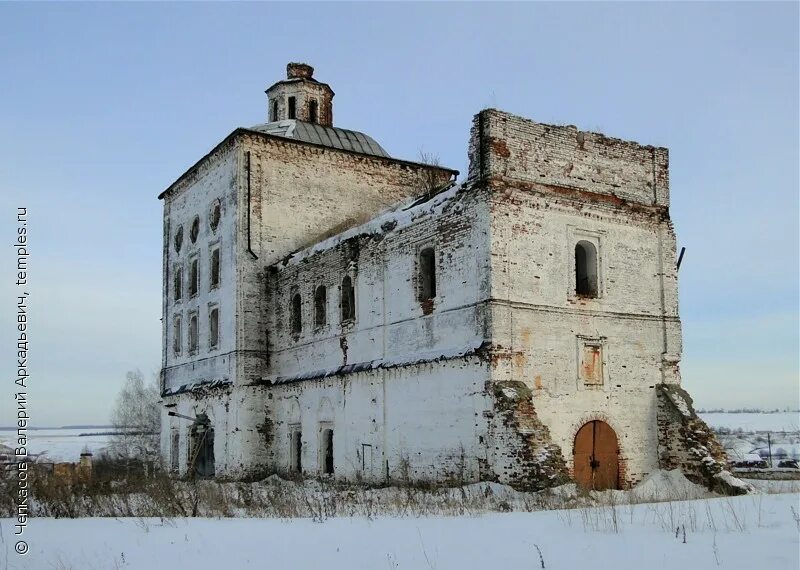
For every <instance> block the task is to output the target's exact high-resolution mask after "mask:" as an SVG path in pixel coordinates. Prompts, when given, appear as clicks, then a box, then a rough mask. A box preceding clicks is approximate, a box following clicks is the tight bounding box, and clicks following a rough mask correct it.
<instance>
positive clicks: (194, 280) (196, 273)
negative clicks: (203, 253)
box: [189, 259, 200, 297]
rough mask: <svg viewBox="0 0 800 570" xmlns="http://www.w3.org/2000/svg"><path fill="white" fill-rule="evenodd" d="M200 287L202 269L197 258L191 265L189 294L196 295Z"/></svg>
mask: <svg viewBox="0 0 800 570" xmlns="http://www.w3.org/2000/svg"><path fill="white" fill-rule="evenodd" d="M199 289H200V269H199V264H198V261H197V260H196V259H193V260H192V264H191V265H190V266H189V296H191V297H194V296H195V295H197V291H198V290H199Z"/></svg>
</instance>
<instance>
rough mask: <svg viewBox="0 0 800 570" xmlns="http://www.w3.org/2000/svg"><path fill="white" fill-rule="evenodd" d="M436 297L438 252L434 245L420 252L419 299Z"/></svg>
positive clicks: (424, 299) (426, 299)
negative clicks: (435, 250)
mask: <svg viewBox="0 0 800 570" xmlns="http://www.w3.org/2000/svg"><path fill="white" fill-rule="evenodd" d="M434 297H436V253H435V252H434V249H433V248H432V247H426V248H425V249H423V250H422V251H420V252H419V300H420V301H428V300H430V299H433V298H434Z"/></svg>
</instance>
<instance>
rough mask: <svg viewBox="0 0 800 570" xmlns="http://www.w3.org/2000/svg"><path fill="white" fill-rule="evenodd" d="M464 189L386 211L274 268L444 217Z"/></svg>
mask: <svg viewBox="0 0 800 570" xmlns="http://www.w3.org/2000/svg"><path fill="white" fill-rule="evenodd" d="M463 189H464V186H463V185H462V184H456V183H454V182H453V183H451V184H450V186H448V187H446V189H445V190H443V191H441V192H439V193H438V194H436V195H435V196H433V197H431V198H427V197H415V198H413V199H410V200H406V201H405V202H401V203H400V204H398V205H396V206H394V207H392V208H390V209H388V210H385V211H384V212H383V213H381V214H378V215H377V216H376V217H375V218H372V219H371V220H370V221H368V222H366V223H364V224H361V225H360V226H356V227H354V228H350V229H349V230H345V231H344V232H342V233H340V234H336V235H335V236H331V237H329V238H327V239H324V240H322V241H320V242H318V243H316V244H314V245H312V246H309V247H306V248H304V249H301V250H299V251H296V252H294V253H290V254H289V255H288V256H286V258H284V259H283V260H282V261H279V262H277V263H276V264H275V265H274V267H277V268H278V269H281V268H283V267H286V266H287V265H294V264H297V263H299V262H301V261H303V260H304V259H307V258H309V257H311V256H313V255H316V254H317V253H321V252H323V251H326V250H328V249H331V248H334V247H336V246H337V245H339V244H340V243H342V242H345V241H347V240H349V239H351V238H354V237H357V236H364V235H382V234H385V233H388V232H391V231H394V230H399V229H402V228H405V227H408V226H410V225H411V224H413V223H414V222H415V221H416V220H418V219H419V218H423V217H425V216H429V215H436V214H441V213H442V212H443V211H444V209H445V208H446V207H447V205H448V204H450V203H451V202H452V201H453V200H454V198H455V197H456V195H457V194H458V193H459V192H460V191H461V190H463Z"/></svg>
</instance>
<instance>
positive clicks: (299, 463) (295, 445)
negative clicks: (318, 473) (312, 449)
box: [290, 426, 303, 473]
mask: <svg viewBox="0 0 800 570" xmlns="http://www.w3.org/2000/svg"><path fill="white" fill-rule="evenodd" d="M290 429H291V433H292V436H291V449H290V456H291V457H290V465H291V469H292V471H294V472H295V473H302V472H303V434H302V432H301V431H300V426H292V428H290Z"/></svg>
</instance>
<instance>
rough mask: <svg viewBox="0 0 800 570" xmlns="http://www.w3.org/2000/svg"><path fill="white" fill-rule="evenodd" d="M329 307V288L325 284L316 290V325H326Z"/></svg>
mask: <svg viewBox="0 0 800 570" xmlns="http://www.w3.org/2000/svg"><path fill="white" fill-rule="evenodd" d="M327 307H328V290H327V289H326V288H325V286H324V285H320V286H319V287H317V290H316V291H314V326H315V327H324V326H325V322H326V321H327V315H326V309H327Z"/></svg>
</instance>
